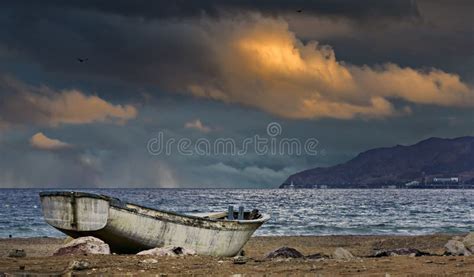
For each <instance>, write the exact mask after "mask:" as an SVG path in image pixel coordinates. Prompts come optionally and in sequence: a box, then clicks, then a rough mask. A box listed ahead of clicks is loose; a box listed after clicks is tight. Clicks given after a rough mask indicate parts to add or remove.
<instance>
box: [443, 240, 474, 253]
mask: <svg viewBox="0 0 474 277" xmlns="http://www.w3.org/2000/svg"><path fill="white" fill-rule="evenodd" d="M444 248H445V254H447V255H452V256H470V255H471V252H469V250H467V249H466V247H465V246H464V243H462V242H460V241H457V240H449V241H448V242H447V243H446V244H445V245H444Z"/></svg>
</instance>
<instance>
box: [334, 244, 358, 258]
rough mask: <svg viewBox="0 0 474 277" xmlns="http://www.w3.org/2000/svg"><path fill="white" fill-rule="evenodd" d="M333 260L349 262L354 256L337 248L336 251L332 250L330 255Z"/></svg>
mask: <svg viewBox="0 0 474 277" xmlns="http://www.w3.org/2000/svg"><path fill="white" fill-rule="evenodd" d="M332 257H333V259H336V260H351V259H353V258H354V255H352V253H351V252H349V251H348V250H346V249H344V248H342V247H338V248H336V250H334V253H333V254H332Z"/></svg>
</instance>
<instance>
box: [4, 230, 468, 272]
mask: <svg viewBox="0 0 474 277" xmlns="http://www.w3.org/2000/svg"><path fill="white" fill-rule="evenodd" d="M452 237H453V235H452V234H436V235H425V236H299V237H297V236H288V237H253V238H252V239H251V240H250V241H249V242H248V243H247V244H246V246H245V248H244V250H245V256H246V258H247V262H246V263H245V264H234V263H233V259H232V258H218V257H206V256H187V257H153V258H155V259H156V260H157V261H158V262H157V263H154V264H144V263H141V261H143V260H144V259H146V258H147V257H146V256H136V255H87V256H84V255H81V256H61V257H56V256H55V257H53V256H52V253H53V252H54V251H55V250H56V249H57V248H58V247H60V246H61V245H62V244H63V241H64V239H62V238H10V239H9V238H6V239H0V257H1V259H0V272H4V273H20V274H29V273H32V274H37V273H43V274H52V275H55V274H58V275H59V274H65V273H71V270H70V269H69V265H70V263H71V262H72V261H87V262H89V263H90V267H89V268H88V269H85V270H81V271H74V273H75V274H76V273H80V274H103V273H107V274H112V273H113V274H134V275H144V274H158V275H159V274H161V275H163V274H165V275H178V274H179V275H181V274H185V275H195V274H197V275H208V274H214V275H234V274H243V275H263V274H269V273H271V274H275V275H293V274H297V275H318V274H321V275H322V276H334V275H345V276H347V275H364V276H367V275H369V276H389V275H390V276H406V275H427V276H429V275H464V276H472V275H474V256H468V257H464V256H459V257H454V256H443V253H444V244H445V243H446V242H447V241H448V240H449V239H450V238H452ZM283 246H288V247H293V248H295V249H297V250H298V251H300V252H301V253H302V254H304V255H311V254H315V253H320V254H323V255H331V253H333V251H334V250H335V249H336V248H337V247H343V248H345V249H347V250H349V251H350V252H351V253H352V254H353V255H354V256H355V258H353V259H350V260H336V259H331V258H325V259H318V260H314V259H305V258H298V259H283V260H268V259H264V257H265V254H267V253H268V252H270V251H272V250H275V249H278V248H280V247H283ZM403 247H410V248H416V249H418V250H421V251H424V252H428V253H430V254H432V255H431V256H421V257H409V256H392V257H381V258H373V257H370V256H372V255H373V254H374V253H375V251H377V250H381V249H394V248H403ZM12 249H24V250H25V251H26V254H27V256H26V257H24V258H10V257H8V253H9V252H10V251H11V250H12ZM386 274H389V275H386Z"/></svg>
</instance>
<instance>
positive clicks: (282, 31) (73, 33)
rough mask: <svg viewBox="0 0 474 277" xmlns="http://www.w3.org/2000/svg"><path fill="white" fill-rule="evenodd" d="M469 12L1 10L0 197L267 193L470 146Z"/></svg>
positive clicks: (151, 7) (391, 5)
mask: <svg viewBox="0 0 474 277" xmlns="http://www.w3.org/2000/svg"><path fill="white" fill-rule="evenodd" d="M472 14H474V2H472V1H468V0H466V1H462V0H455V1H436V0H430V1H415V0H411V1H405V0H400V1H383V0H382V1H380V0H379V1H374V0H367V1H348V0H332V1H329V0H313V1H310V0H307V1H303V0H292V1H289V0H274V1H248V0H241V1H239V0H232V1H217V0H202V1H160V0H156V1H146V0H137V1H125V0H116V1H112V2H111V1H91V0H70V1H59V0H43V1H33V0H16V1H8V0H7V1H2V3H1V4H0V25H1V26H2V28H0V153H1V156H0V188H2V187H5V188H6V187H9V188H25V187H59V188H66V187H68V188H69V187H75V188H86V187H87V188H97V187H119V188H126V187H153V188H205V187H212V188H230V187H232V188H273V187H277V186H278V185H280V184H281V183H282V182H283V181H285V179H286V178H287V177H288V176H289V175H290V174H293V173H296V172H298V171H301V170H305V169H309V168H314V167H325V166H331V165H335V164H338V163H341V162H345V161H347V160H349V159H351V158H352V157H354V156H356V155H357V153H359V152H361V151H365V150H368V149H371V148H375V147H386V146H394V145H397V144H403V145H408V144H413V143H416V142H418V141H420V140H423V139H427V138H429V137H447V138H451V137H459V136H472V135H474V127H473V126H474V124H473V123H474V47H473V46H474V24H473V21H472ZM258 141H260V142H262V143H261V144H258V143H259V142H258ZM285 143H286V144H285ZM293 143H294V144H293ZM292 147H294V148H292ZM298 149H299V150H300V151H297V150H298ZM291 150H293V151H291Z"/></svg>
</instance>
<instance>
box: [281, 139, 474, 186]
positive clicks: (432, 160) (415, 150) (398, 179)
mask: <svg viewBox="0 0 474 277" xmlns="http://www.w3.org/2000/svg"><path fill="white" fill-rule="evenodd" d="M437 177H458V178H460V179H461V181H462V182H463V183H464V182H472V181H474V137H473V136H463V137H457V138H439V137H430V138H427V139H424V140H422V141H419V142H417V143H415V144H412V145H395V146H392V147H379V148H373V149H369V150H366V151H363V152H361V153H359V154H358V155H356V156H355V157H354V158H353V159H350V160H348V161H347V162H344V163H341V164H337V165H334V166H330V167H317V168H312V169H307V170H303V171H301V172H297V173H295V174H292V175H290V176H289V177H288V178H287V179H286V180H285V182H283V184H282V185H281V186H280V188H285V187H289V186H290V185H291V184H293V186H294V187H297V188H307V187H315V186H327V187H367V186H368V187H378V186H393V185H397V186H400V185H402V184H405V183H407V182H412V181H417V182H420V183H425V182H426V181H430V180H433V178H437Z"/></svg>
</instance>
